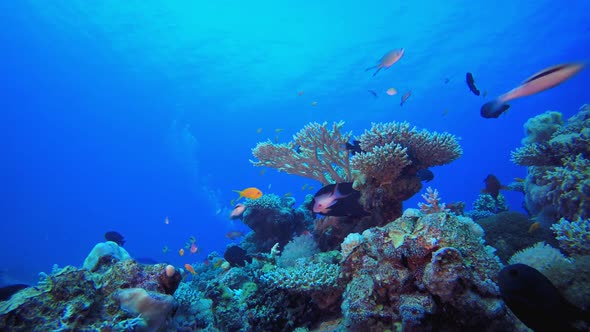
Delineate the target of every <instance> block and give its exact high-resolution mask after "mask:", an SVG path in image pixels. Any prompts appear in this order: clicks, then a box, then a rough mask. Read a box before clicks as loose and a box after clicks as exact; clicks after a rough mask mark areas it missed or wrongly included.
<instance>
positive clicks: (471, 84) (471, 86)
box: [465, 73, 479, 96]
mask: <svg viewBox="0 0 590 332" xmlns="http://www.w3.org/2000/svg"><path fill="white" fill-rule="evenodd" d="M465 82H467V86H468V87H469V90H471V92H473V94H474V95H476V96H479V90H478V89H477V87H476V86H475V80H474V79H473V74H471V73H467V74H466V75H465Z"/></svg>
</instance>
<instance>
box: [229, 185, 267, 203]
mask: <svg viewBox="0 0 590 332" xmlns="http://www.w3.org/2000/svg"><path fill="white" fill-rule="evenodd" d="M232 191H233V192H236V193H238V194H240V197H238V198H236V201H239V200H240V199H241V198H242V197H246V198H249V199H259V198H260V197H262V191H260V189H258V188H255V187H249V188H246V189H244V190H232Z"/></svg>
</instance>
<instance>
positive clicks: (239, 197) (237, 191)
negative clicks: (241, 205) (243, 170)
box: [232, 190, 244, 201]
mask: <svg viewBox="0 0 590 332" xmlns="http://www.w3.org/2000/svg"><path fill="white" fill-rule="evenodd" d="M232 191H233V192H235V193H238V194H240V196H238V198H236V201H239V200H240V199H241V198H242V197H244V195H242V191H241V190H232Z"/></svg>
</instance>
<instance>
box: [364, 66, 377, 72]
mask: <svg viewBox="0 0 590 332" xmlns="http://www.w3.org/2000/svg"><path fill="white" fill-rule="evenodd" d="M375 68H377V66H373V67H369V68H367V69H365V71H366V72H367V71H369V70H371V69H375Z"/></svg>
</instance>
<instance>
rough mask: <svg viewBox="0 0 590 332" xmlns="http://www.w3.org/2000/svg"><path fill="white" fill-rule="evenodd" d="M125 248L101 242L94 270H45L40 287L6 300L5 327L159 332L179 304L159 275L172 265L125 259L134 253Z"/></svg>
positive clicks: (0, 314) (92, 257) (93, 256)
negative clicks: (129, 252) (175, 304)
mask: <svg viewBox="0 0 590 332" xmlns="http://www.w3.org/2000/svg"><path fill="white" fill-rule="evenodd" d="M96 248H99V249H96ZM103 249H104V250H103ZM123 251H124V250H122V248H118V246H117V244H116V243H114V242H106V243H102V244H98V245H97V246H96V247H95V249H93V250H92V252H91V253H90V254H89V255H88V257H89V258H87V259H86V260H85V265H86V266H87V267H90V268H82V269H78V268H75V267H73V266H67V267H65V268H63V269H55V271H53V272H52V273H51V274H49V275H46V274H42V280H41V281H40V282H39V284H38V285H37V286H36V287H30V288H26V289H24V290H22V291H20V292H18V293H16V294H15V295H14V296H13V297H12V298H11V299H10V300H9V301H6V302H2V303H0V330H7V329H8V330H10V331H73V330H75V331H97V330H98V331H131V330H134V331H157V330H158V329H160V328H162V327H163V326H165V322H164V321H165V319H166V318H167V317H168V315H169V313H170V311H171V310H172V305H173V302H172V297H171V296H170V295H165V287H164V285H162V284H161V283H160V282H159V279H158V276H160V275H162V274H166V265H165V264H154V265H143V264H138V263H137V262H135V261H134V260H132V259H129V258H127V259H123V260H120V258H125V257H128V255H127V256H125V255H120V253H121V252H123ZM125 253H126V252H125ZM88 262H93V263H88ZM86 263H88V264H86ZM91 270H93V271H95V272H92V271H91ZM176 273H178V272H177V271H175V273H174V274H172V275H173V276H175V275H176ZM172 292H173V291H172Z"/></svg>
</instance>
